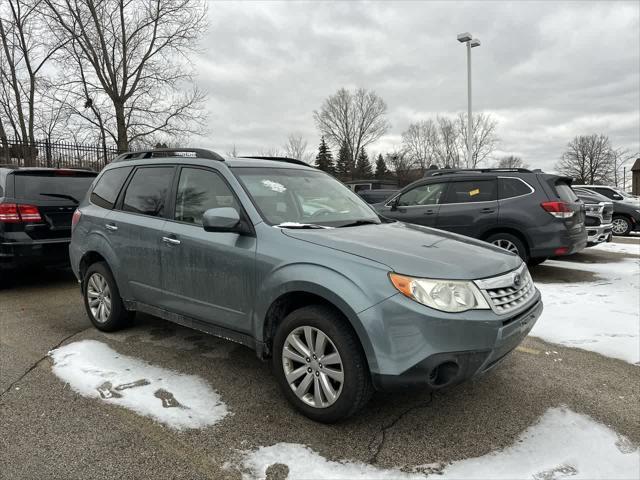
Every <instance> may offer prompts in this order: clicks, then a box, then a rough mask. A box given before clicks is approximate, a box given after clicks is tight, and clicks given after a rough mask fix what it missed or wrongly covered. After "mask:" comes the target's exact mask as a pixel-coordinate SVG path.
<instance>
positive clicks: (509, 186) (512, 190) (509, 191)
mask: <svg viewBox="0 0 640 480" xmlns="http://www.w3.org/2000/svg"><path fill="white" fill-rule="evenodd" d="M529 193H531V188H529V186H528V185H527V184H526V183H524V182H523V181H521V180H520V179H518V178H499V179H498V198H500V199H501V200H503V199H505V198H513V197H519V196H521V195H527V194H529Z"/></svg>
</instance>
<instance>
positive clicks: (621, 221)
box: [611, 217, 631, 235]
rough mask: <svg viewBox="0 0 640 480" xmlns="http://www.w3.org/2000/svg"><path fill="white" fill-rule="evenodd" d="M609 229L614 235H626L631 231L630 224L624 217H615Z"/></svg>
mask: <svg viewBox="0 0 640 480" xmlns="http://www.w3.org/2000/svg"><path fill="white" fill-rule="evenodd" d="M611 230H612V231H613V234H614V235H628V234H629V232H630V231H631V224H630V223H629V221H628V220H627V219H626V218H624V217H615V218H614V219H613V221H612V222H611Z"/></svg>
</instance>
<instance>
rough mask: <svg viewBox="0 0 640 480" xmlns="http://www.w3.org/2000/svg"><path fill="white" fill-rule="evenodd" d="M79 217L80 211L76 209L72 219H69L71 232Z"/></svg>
mask: <svg viewBox="0 0 640 480" xmlns="http://www.w3.org/2000/svg"><path fill="white" fill-rule="evenodd" d="M81 216H82V213H80V210H78V209H77V208H76V211H75V212H73V217H71V230H73V229H74V228H76V225H77V224H78V222H79V221H80V217H81Z"/></svg>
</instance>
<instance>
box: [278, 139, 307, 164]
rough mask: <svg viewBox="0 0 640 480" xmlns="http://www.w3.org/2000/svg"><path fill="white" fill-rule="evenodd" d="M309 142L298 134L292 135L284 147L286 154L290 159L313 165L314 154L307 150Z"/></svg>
mask: <svg viewBox="0 0 640 480" xmlns="http://www.w3.org/2000/svg"><path fill="white" fill-rule="evenodd" d="M307 146H308V142H307V141H306V140H305V139H304V138H303V137H302V135H298V134H294V133H292V134H290V135H289V137H288V138H287V143H286V144H285V145H284V146H283V147H282V148H283V149H284V153H285V155H286V156H287V157H289V158H296V159H298V160H302V161H303V162H305V163H311V161H312V160H313V153H312V152H309V151H308V150H307Z"/></svg>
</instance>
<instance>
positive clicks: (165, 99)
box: [41, 0, 206, 150]
mask: <svg viewBox="0 0 640 480" xmlns="http://www.w3.org/2000/svg"><path fill="white" fill-rule="evenodd" d="M41 3H42V5H43V6H42V8H41V12H42V13H43V15H44V16H45V17H46V18H47V20H48V24H49V27H50V29H51V31H52V32H54V34H55V35H56V38H57V39H58V41H59V42H66V43H65V48H64V55H61V54H59V55H58V56H57V60H58V61H59V62H60V66H61V68H65V69H68V68H69V66H70V64H74V65H75V71H72V73H73V78H72V81H71V82H69V83H70V85H72V86H74V87H75V89H76V91H77V92H78V93H77V95H86V97H85V101H84V102H83V104H84V106H85V107H84V109H85V113H84V114H83V115H82V114H80V108H78V107H77V106H76V107H75V109H76V114H78V115H80V116H81V117H82V118H83V119H84V120H85V121H87V122H89V123H90V124H92V125H94V126H98V127H100V128H102V133H101V136H102V137H106V136H108V137H110V139H111V140H113V141H114V142H115V143H116V144H117V146H118V149H120V150H128V149H129V148H130V144H134V143H139V144H140V143H145V142H148V141H149V139H153V138H154V136H155V135H157V134H162V135H164V136H171V137H179V136H183V135H186V134H189V133H192V132H193V131H194V129H195V130H198V129H200V128H202V125H203V123H202V121H203V112H202V110H201V106H202V102H203V100H204V94H203V92H202V91H200V90H199V89H198V88H197V87H195V86H192V85H193V74H192V68H190V66H189V65H188V62H187V61H185V59H186V54H187V53H188V52H189V51H192V50H194V49H195V47H196V41H197V39H198V37H199V36H200V34H201V33H202V32H203V30H204V28H205V23H206V4H205V2H204V1H203V0H147V1H143V0H43V2H41ZM190 85H191V86H192V87H191V88H190V89H189V88H187V87H188V86H190Z"/></svg>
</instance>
